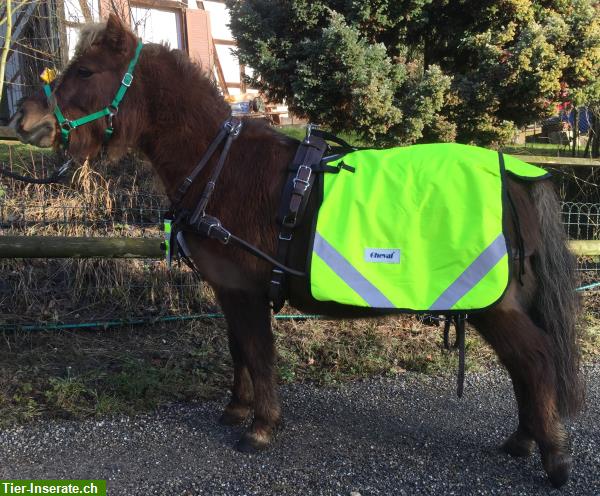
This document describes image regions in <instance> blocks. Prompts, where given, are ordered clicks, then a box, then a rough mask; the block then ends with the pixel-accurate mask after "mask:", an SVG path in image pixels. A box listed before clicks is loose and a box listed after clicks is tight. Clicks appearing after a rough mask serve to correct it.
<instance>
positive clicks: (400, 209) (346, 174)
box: [310, 143, 548, 312]
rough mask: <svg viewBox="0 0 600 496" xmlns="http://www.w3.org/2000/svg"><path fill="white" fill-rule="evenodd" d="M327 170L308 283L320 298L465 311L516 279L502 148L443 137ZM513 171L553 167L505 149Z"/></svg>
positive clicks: (351, 157)
mask: <svg viewBox="0 0 600 496" xmlns="http://www.w3.org/2000/svg"><path fill="white" fill-rule="evenodd" d="M341 162H343V163H344V164H346V165H347V166H350V168H354V172H352V171H351V170H348V169H349V168H341V169H340V172H339V173H325V174H324V177H323V202H322V204H321V207H320V209H319V213H318V217H317V222H316V228H315V232H314V240H313V242H312V254H311V256H310V286H311V292H312V295H313V296H314V297H315V298H316V299H317V300H321V301H335V302H338V303H344V304H347V305H356V306H365V307H376V308H398V309H403V310H407V311H417V312H418V311H439V312H443V311H462V310H465V311H466V310H470V311H472V310H477V309H483V308H486V307H489V306H490V305H493V304H494V303H495V302H497V301H498V300H499V299H500V298H501V297H502V295H503V294H504V291H505V290H506V287H507V285H508V281H509V270H510V268H509V257H508V255H507V253H508V252H509V250H508V249H507V240H506V233H505V231H504V228H503V226H504V216H505V215H506V214H505V212H504V210H503V196H504V195H505V191H504V186H503V181H504V177H505V172H504V170H503V169H504V168H503V167H502V165H501V162H500V160H499V154H498V153H497V152H494V151H491V150H487V149H484V148H478V147H473V146H467V145H460V144H454V143H443V144H434V145H415V146H409V147H403V148H392V149H388V150H359V151H355V152H351V153H349V154H347V155H345V156H344V157H343V158H341V159H338V160H336V161H335V162H331V163H330V164H329V165H334V166H335V165H340V163H341ZM504 163H505V169H506V171H507V172H509V173H512V174H514V175H515V176H518V177H522V178H527V179H541V178H545V177H547V176H548V174H547V173H546V171H544V170H543V169H540V168H538V167H535V166H532V165H530V164H527V163H525V162H522V161H520V160H518V159H517V158H515V157H511V156H508V155H504Z"/></svg>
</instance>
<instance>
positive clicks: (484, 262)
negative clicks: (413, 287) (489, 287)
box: [429, 234, 506, 310]
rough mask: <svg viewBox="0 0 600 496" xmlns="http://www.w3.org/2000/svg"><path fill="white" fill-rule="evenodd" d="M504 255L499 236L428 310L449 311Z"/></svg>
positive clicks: (502, 239) (503, 244) (503, 247)
mask: <svg viewBox="0 0 600 496" xmlns="http://www.w3.org/2000/svg"><path fill="white" fill-rule="evenodd" d="M504 255H506V241H505V239H504V234H500V235H499V236H498V237H497V238H496V239H495V240H494V241H492V243H491V244H490V245H489V246H488V247H487V248H486V249H485V250H483V251H482V252H481V254H480V255H479V256H478V257H477V258H476V259H475V260H474V261H473V262H472V263H471V265H469V266H468V267H467V268H466V269H465V271H464V272H463V273H462V274H461V275H460V276H459V277H458V278H457V279H456V280H455V281H454V282H453V283H452V284H450V286H448V288H447V289H446V290H445V291H444V292H443V293H442V294H441V295H440V297H439V298H438V299H437V300H435V302H434V303H433V305H431V306H430V307H429V310H450V309H451V308H452V307H453V306H454V305H455V304H456V302H457V301H458V300H460V299H461V298H462V297H463V296H464V295H466V294H467V293H468V292H469V291H471V289H473V288H474V287H475V285H476V284H477V283H478V282H479V281H481V280H482V279H483V278H484V277H485V276H486V275H487V273H488V272H489V271H490V270H492V269H493V268H494V266H495V265H496V264H497V263H498V262H499V261H500V259H501V258H502V257H503V256H504Z"/></svg>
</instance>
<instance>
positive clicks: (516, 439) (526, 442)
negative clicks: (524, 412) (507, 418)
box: [500, 431, 535, 457]
mask: <svg viewBox="0 0 600 496" xmlns="http://www.w3.org/2000/svg"><path fill="white" fill-rule="evenodd" d="M534 448H535V441H534V440H533V439H532V438H530V437H529V436H527V435H525V434H522V433H520V432H519V431H516V432H513V433H512V434H511V435H510V436H509V437H508V439H507V440H506V441H504V444H503V445H502V446H501V448H500V449H501V450H502V451H504V452H505V453H508V454H509V455H511V456H519V457H523V456H529V455H531V453H533V450H534Z"/></svg>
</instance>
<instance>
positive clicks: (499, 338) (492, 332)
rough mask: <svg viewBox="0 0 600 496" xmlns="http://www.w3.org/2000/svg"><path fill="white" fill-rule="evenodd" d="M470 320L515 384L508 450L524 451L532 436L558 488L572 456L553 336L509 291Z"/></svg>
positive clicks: (567, 476) (569, 468) (565, 478)
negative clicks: (515, 415) (515, 423)
mask: <svg viewBox="0 0 600 496" xmlns="http://www.w3.org/2000/svg"><path fill="white" fill-rule="evenodd" d="M472 322H473V323H474V324H475V326H476V328H477V329H478V330H479V332H481V334H482V335H483V337H484V338H485V339H486V340H487V341H488V342H489V343H490V345H491V346H492V347H493V348H494V350H495V351H496V353H497V354H498V357H499V358H500V361H501V362H502V363H503V364H504V366H505V367H506V368H507V369H508V371H509V373H510V376H511V378H512V380H513V383H514V385H515V393H516V395H517V401H518V405H519V427H518V428H517V431H516V432H515V433H513V434H512V436H511V437H510V438H509V439H508V440H507V442H506V443H505V444H504V447H505V450H507V451H510V450H512V451H517V453H516V454H526V453H525V452H526V451H527V450H528V449H529V448H530V436H531V438H532V439H534V440H535V441H536V442H537V444H538V446H539V449H540V453H541V455H542V463H543V465H544V469H545V471H546V473H547V474H548V477H549V479H550V482H551V483H552V484H553V485H554V486H556V487H558V486H561V485H563V484H564V483H565V482H566V481H567V480H568V478H569V474H570V470H571V465H572V459H571V456H570V454H569V443H568V436H567V434H566V431H565V429H564V427H563V425H562V422H561V419H560V415H559V412H558V408H557V395H556V369H555V366H554V362H553V359H552V349H551V344H550V340H549V339H548V337H547V336H546V335H545V333H544V331H543V330H542V329H540V328H539V327H537V326H536V325H535V324H534V323H533V321H532V320H531V319H530V318H529V316H528V315H527V314H526V313H525V312H524V311H523V310H522V309H521V308H520V306H519V304H518V303H517V302H516V301H514V300H513V301H512V302H511V298H510V296H509V297H508V298H505V300H503V302H501V303H500V304H499V305H498V306H497V307H495V308H494V309H492V310H488V311H486V312H483V313H481V314H479V315H474V316H473V318H472ZM519 451H521V452H522V453H518V452H519Z"/></svg>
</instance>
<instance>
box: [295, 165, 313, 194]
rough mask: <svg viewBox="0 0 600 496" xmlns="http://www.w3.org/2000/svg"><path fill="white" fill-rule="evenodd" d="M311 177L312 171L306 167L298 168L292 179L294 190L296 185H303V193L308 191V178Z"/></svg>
mask: <svg viewBox="0 0 600 496" xmlns="http://www.w3.org/2000/svg"><path fill="white" fill-rule="evenodd" d="M311 175H312V169H311V168H310V167H309V166H308V165H301V166H300V167H298V171H297V172H296V177H295V178H294V181H293V183H294V189H295V188H296V187H297V185H298V183H300V184H303V185H304V190H303V192H304V191H306V190H307V189H308V186H309V185H310V176H311Z"/></svg>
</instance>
